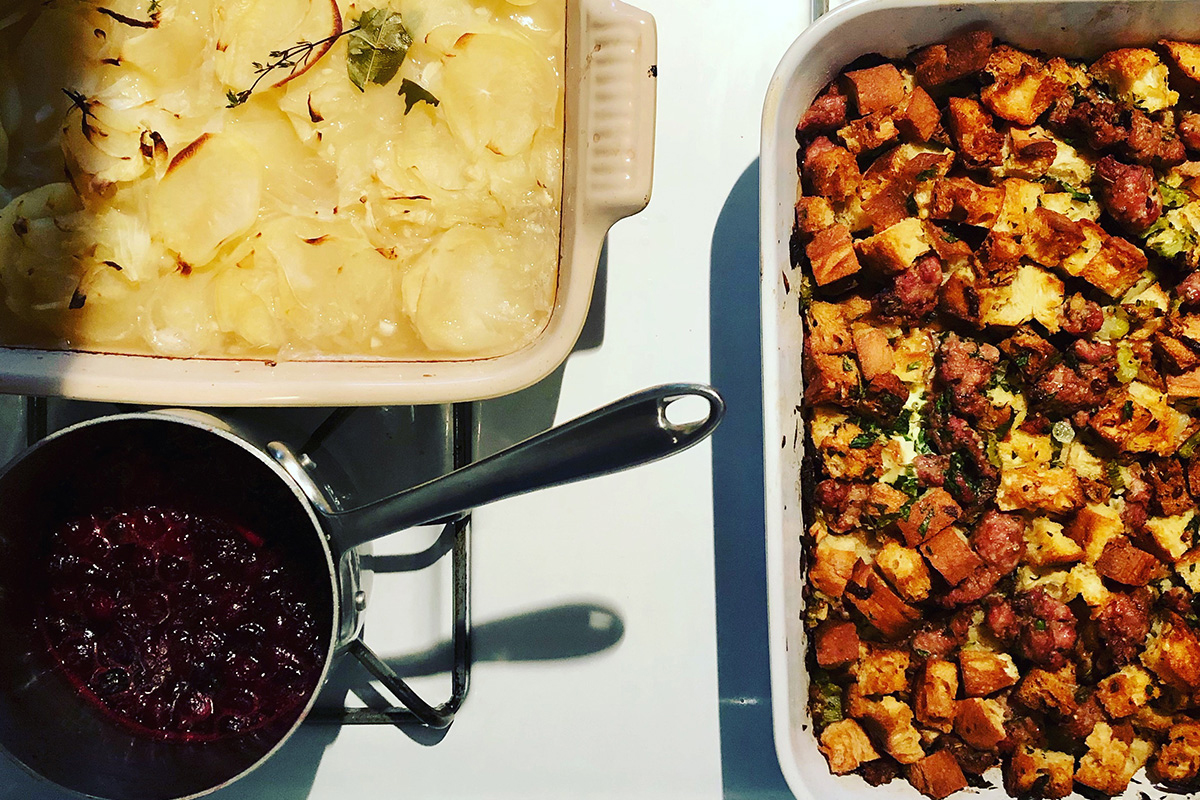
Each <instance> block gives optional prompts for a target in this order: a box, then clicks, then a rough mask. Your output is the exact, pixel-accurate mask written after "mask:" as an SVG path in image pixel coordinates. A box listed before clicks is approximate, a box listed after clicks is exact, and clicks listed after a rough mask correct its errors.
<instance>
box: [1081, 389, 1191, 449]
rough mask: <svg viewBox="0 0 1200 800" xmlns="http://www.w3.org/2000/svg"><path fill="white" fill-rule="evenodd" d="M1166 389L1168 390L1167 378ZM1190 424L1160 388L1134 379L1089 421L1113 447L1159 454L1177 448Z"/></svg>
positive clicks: (1094, 429) (1182, 441)
mask: <svg viewBox="0 0 1200 800" xmlns="http://www.w3.org/2000/svg"><path fill="white" fill-rule="evenodd" d="M1167 389H1168V391H1170V390H1171V380H1170V378H1168V379H1167ZM1190 425H1191V418H1190V417H1188V416H1187V415H1186V414H1183V413H1182V412H1180V411H1178V410H1176V409H1175V408H1174V407H1173V406H1171V405H1169V404H1168V403H1167V397H1166V396H1164V395H1163V393H1162V392H1160V391H1158V390H1157V389H1155V388H1154V387H1152V386H1149V385H1147V384H1144V383H1142V382H1140V381H1136V380H1135V381H1133V382H1132V383H1130V384H1129V385H1128V386H1126V387H1125V391H1124V392H1122V393H1119V394H1117V395H1116V396H1114V397H1113V398H1112V399H1111V400H1110V401H1109V403H1108V405H1106V406H1104V407H1103V408H1101V409H1099V410H1098V411H1096V412H1095V413H1093V414H1092V416H1091V419H1090V420H1089V421H1088V426H1089V427H1090V428H1091V429H1092V430H1093V431H1095V432H1096V433H1097V434H1098V435H1099V436H1100V437H1101V438H1103V439H1105V440H1106V441H1108V442H1109V443H1111V444H1112V445H1114V446H1116V447H1119V448H1121V449H1123V450H1125V451H1127V452H1130V453H1147V452H1153V453H1158V454H1159V455H1161V456H1170V455H1174V454H1175V452H1176V451H1178V450H1179V447H1180V446H1181V445H1182V444H1183V443H1184V440H1185V439H1186V434H1187V431H1188V429H1189V426H1190Z"/></svg>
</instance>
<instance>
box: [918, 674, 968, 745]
mask: <svg viewBox="0 0 1200 800" xmlns="http://www.w3.org/2000/svg"><path fill="white" fill-rule="evenodd" d="M957 697H958V665H956V664H955V663H954V662H953V661H944V660H942V659H940V658H931V659H929V660H928V661H926V662H925V669H924V671H923V672H922V673H921V679H920V680H919V681H918V682H917V685H916V687H915V688H914V690H913V698H914V700H915V702H916V709H917V719H919V720H920V721H921V723H922V724H924V725H928V726H929V727H930V728H936V729H938V730H940V731H943V732H946V733H949V732H950V730H952V728H953V726H954V717H955V714H956V712H957V710H958V700H957V699H956V698H957Z"/></svg>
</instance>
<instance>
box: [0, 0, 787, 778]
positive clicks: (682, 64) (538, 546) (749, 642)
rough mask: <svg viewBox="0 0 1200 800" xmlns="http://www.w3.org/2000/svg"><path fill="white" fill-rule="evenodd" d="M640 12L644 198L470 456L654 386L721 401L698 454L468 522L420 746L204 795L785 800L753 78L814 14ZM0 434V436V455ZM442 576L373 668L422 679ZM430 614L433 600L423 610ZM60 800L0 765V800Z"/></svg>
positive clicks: (393, 611)
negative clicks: (544, 357) (570, 336)
mask: <svg viewBox="0 0 1200 800" xmlns="http://www.w3.org/2000/svg"><path fill="white" fill-rule="evenodd" d="M636 4H637V5H639V6H640V7H642V8H644V9H646V10H648V11H650V12H651V13H652V14H653V15H654V16H655V18H656V20H657V23H658V47H659V64H658V67H659V68H658V76H659V79H658V80H659V83H658V92H659V94H658V146H657V152H656V165H655V185H654V196H653V199H652V201H651V203H650V206H649V207H648V208H647V209H646V211H644V212H643V213H641V214H639V215H638V216H636V217H633V218H631V219H629V220H626V221H624V222H621V223H619V224H618V225H617V226H616V227H615V228H614V229H613V231H612V234H611V235H610V237H609V242H608V251H607V280H606V286H605V288H604V303H603V311H604V319H603V326H602V328H600V327H599V326H597V327H594V328H593V329H592V331H591V334H588V335H585V342H584V344H585V345H587V344H590V345H592V346H591V347H590V348H589V349H583V350H580V351H578V352H576V353H575V354H574V355H573V356H572V357H571V358H570V360H569V361H568V362H567V364H566V366H565V367H564V368H563V369H561V370H559V371H558V372H557V373H555V374H554V375H553V376H551V377H550V378H549V379H547V380H546V381H544V382H543V383H542V384H540V385H538V386H536V387H534V388H532V389H530V390H528V391H526V392H524V393H521V394H520V395H518V396H515V397H511V398H506V399H501V400H497V401H491V402H489V403H486V404H484V405H483V407H482V409H481V425H482V430H483V449H484V450H492V449H497V448H498V447H500V446H503V445H505V444H508V443H511V442H515V441H517V440H519V439H521V438H524V437H525V436H527V435H529V434H532V433H534V432H536V431H538V430H541V429H543V428H546V427H548V426H549V425H550V424H552V422H555V421H565V420H567V419H570V418H572V417H575V416H578V415H579V414H582V413H584V412H586V411H589V410H591V409H592V408H594V407H597V406H599V405H602V404H604V403H606V402H608V401H610V400H614V399H616V398H618V397H621V396H623V395H625V394H628V393H630V392H632V391H636V390H638V389H640V388H643V387H645V386H649V385H651V384H656V383H663V382H674V381H699V382H705V381H712V382H714V383H715V384H716V386H717V388H718V389H720V390H721V391H722V392H723V393H724V394H725V396H726V399H727V400H728V401H729V403H730V414H729V416H728V418H727V419H726V421H725V423H724V425H723V426H722V428H721V429H720V430H719V431H718V432H717V439H716V441H715V443H714V444H712V445H710V444H708V443H705V444H704V445H701V446H699V447H697V448H694V449H692V450H690V451H688V452H686V453H684V454H682V455H680V456H676V457H674V458H672V459H669V460H666V461H663V462H659V463H657V464H652V465H649V466H646V467H642V468H639V469H637V470H635V471H632V472H628V473H624V474H621V475H615V476H610V477H606V478H601V479H597V480H594V481H591V482H587V483H583V484H577V485H573V486H567V487H561V488H557V489H551V490H547V491H543V492H540V493H536V494H531V495H527V496H525V497H521V498H516V499H512V500H508V501H504V502H502V503H499V504H497V505H495V506H492V507H488V508H485V509H482V510H480V511H477V512H476V514H475V516H474V532H473V539H472V558H473V562H474V563H473V568H472V571H473V574H472V579H473V588H472V604H473V619H474V624H475V627H476V645H475V646H476V650H477V656H478V658H479V660H477V661H476V663H475V664H474V666H473V668H472V673H471V688H470V694H469V696H468V697H467V700H466V703H465V704H464V706H463V708H462V709H461V710H460V711H459V713H458V716H457V718H456V720H455V722H454V724H453V726H452V727H451V728H450V729H449V731H448V732H447V733H446V735H445V736H444V738H442V739H441V741H439V742H437V743H436V744H433V743H432V740H433V739H436V738H437V737H433V739H430V738H429V737H426V738H425V740H424V741H423V742H419V741H415V740H414V739H413V738H410V737H409V736H407V735H406V734H405V733H403V732H402V731H400V730H397V729H395V728H391V727H387V726H383V727H379V726H347V727H343V728H340V729H339V728H336V727H325V726H320V725H305V726H304V727H302V728H301V729H300V731H299V732H298V733H297V735H296V736H294V737H293V738H292V739H291V740H290V741H289V742H288V744H287V745H286V746H285V747H284V749H283V750H282V751H280V752H279V753H277V754H276V755H275V756H273V757H272V758H271V759H269V760H268V762H267V763H266V764H265V765H264V766H263V767H261V768H260V769H259V770H258V771H257V772H255V773H253V774H251V775H250V776H248V777H247V778H245V779H243V780H242V781H240V782H238V783H236V784H235V785H233V786H231V787H229V788H227V789H224V790H222V791H221V792H219V793H217V794H216V795H213V797H214V798H218V799H221V798H281V800H282V799H286V800H299V799H300V798H305V797H310V798H314V799H315V800H326V799H329V800H332V798H344V797H354V798H360V800H370V798H383V797H400V796H406V797H437V798H445V799H447V800H449V798H505V797H512V798H521V799H522V800H534V798H554V800H559V799H560V798H566V797H570V798H588V797H620V798H623V800H635V799H636V798H643V797H644V798H661V797H677V798H718V797H722V796H723V795H725V796H729V797H733V796H737V797H751V796H753V797H777V796H782V794H780V793H781V792H783V791H785V790H784V789H783V788H782V780H781V778H779V777H778V768H777V766H775V756H774V752H773V750H772V749H771V739H770V712H769V700H768V698H767V696H766V691H767V679H766V663H767V656H766V633H765V628H766V606H765V597H766V592H765V583H764V581H765V577H764V567H763V565H762V562H763V554H762V550H763V536H762V518H761V517H762V510H761V483H762V478H761V430H760V421H759V414H760V411H759V407H758V403H759V402H760V389H759V384H758V381H759V371H758V366H757V365H758V362H759V353H758V340H757V332H758V321H757V320H758V309H757V297H758V294H757V293H758V290H757V286H758V246H757V191H758V190H757V161H756V159H757V156H758V141H759V123H760V117H761V111H762V102H763V97H764V94H765V91H766V86H767V83H768V80H769V78H770V75H771V72H772V71H773V70H774V67H775V65H776V63H777V62H778V61H779V59H780V58H781V56H782V55H783V52H784V50H785V49H786V48H787V46H788V45H789V44H790V43H791V41H792V39H793V38H794V37H795V36H796V35H797V34H798V33H799V32H800V30H801V29H802V28H803V27H804V25H805V24H807V22H808V19H809V9H808V8H807V5H806V4H805V2H804V0H788V1H787V2H784V0H752V2H741V0H706V1H701V2H697V1H696V0H691V2H688V1H687V0H637V2H636ZM710 290H711V296H710ZM710 320H711V323H710ZM597 334H599V335H602V343H599V344H598V346H596V345H597V341H596V339H597V338H599V336H598V335H597ZM589 339H590V341H589ZM710 343H713V345H712V346H710ZM0 402H5V403H8V402H12V401H8V400H2V401H0ZM9 435H10V432H7V431H4V432H0V449H2V448H3V447H4V446H5V442H4V438H5V437H7V436H9ZM714 453H715V455H714ZM714 469H715V474H716V476H717V480H718V486H717V491H716V498H717V499H716V503H715V504H714V480H713V478H714ZM756 493H757V494H756ZM714 508H716V514H715V516H714ZM714 542H715V546H714ZM405 544H407V545H409V546H410V548H411V544H412V540H411V539H409V540H408V541H407V542H406V543H405ZM395 546H400V545H391V544H389V543H386V542H385V543H384V544H382V545H377V552H386V551H388V550H390V549H392V548H393V547H395ZM714 554H716V557H715V556H714ZM448 582H449V570H448V564H447V563H446V562H445V561H443V562H442V563H440V564H439V565H438V567H437V568H434V569H430V570H426V571H424V572H423V573H420V574H406V575H400V576H395V575H388V576H383V577H381V578H379V579H378V580H377V581H376V585H375V591H374V593H373V597H372V600H371V607H370V610H369V612H368V623H367V625H368V641H374V639H375V637H378V639H379V640H380V641H386V642H388V643H389V645H388V647H387V648H384V647H383V646H381V648H380V649H381V651H382V652H381V653H380V654H381V655H382V656H385V657H389V658H400V657H402V656H409V658H407V659H404V660H405V661H406V662H407V663H408V664H409V665H412V664H414V663H417V662H423V661H429V660H430V659H424V658H421V657H419V656H420V655H421V654H422V653H423V652H424V651H427V650H429V649H431V648H434V647H435V646H436V645H437V644H438V643H439V642H440V641H441V640H442V639H443V638H444V637H445V636H447V635H448V631H449V619H450V609H449V584H448ZM431 589H432V590H431ZM438 596H443V597H445V602H444V603H443V604H441V605H438V603H437V602H432V604H431V600H430V599H429V598H431V597H433V598H436V597H438ZM414 620H415V622H414ZM718 623H719V625H720V630H718ZM395 642H399V643H402V644H403V647H402V648H401V649H396V645H395V644H392V643H395ZM592 651H594V652H592ZM578 653H590V654H587V655H575V654H578ZM718 655H719V656H720V660H719V659H718ZM554 656H564V657H559V658H555V657H554ZM519 658H527V659H531V660H516V659H519ZM718 663H720V673H721V674H720V682H718ZM418 666H421V664H418ZM426 666H427V665H426ZM415 671H417V672H427V671H429V669H424V670H422V669H417V670H415ZM413 684H414V686H415V687H416V688H417V689H418V691H419V692H421V693H422V694H423V695H425V696H426V697H427V698H428V699H431V700H433V701H434V702H438V701H440V700H441V699H443V698H444V697H445V696H447V695H448V692H449V679H448V676H447V675H446V674H444V673H443V674H435V675H431V676H428V677H418V678H415V679H414V680H413ZM722 755H724V761H725V763H724V765H723V764H722ZM723 769H724V772H725V775H724V777H723V775H722V770H723ZM62 796H63V795H61V794H60V793H57V792H55V791H52V790H48V789H46V788H45V787H44V786H43V785H41V784H39V783H37V782H35V781H34V780H33V779H31V778H27V777H26V776H24V775H23V774H22V773H20V772H19V771H18V770H17V769H15V768H12V767H9V766H7V765H2V764H0V800H3V798H22V800H52V799H53V800H58V798H60V797H62Z"/></svg>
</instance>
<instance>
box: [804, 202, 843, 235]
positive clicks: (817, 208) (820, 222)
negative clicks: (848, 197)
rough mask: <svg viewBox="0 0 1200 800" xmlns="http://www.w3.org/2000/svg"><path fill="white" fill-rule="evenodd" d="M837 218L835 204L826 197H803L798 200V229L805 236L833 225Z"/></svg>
mask: <svg viewBox="0 0 1200 800" xmlns="http://www.w3.org/2000/svg"><path fill="white" fill-rule="evenodd" d="M836 221H837V219H836V218H835V216H834V212H833V204H832V203H830V202H829V200H828V199H826V198H824V197H801V198H800V199H799V200H797V201H796V230H797V231H798V232H799V233H800V234H801V235H803V236H813V235H815V234H818V233H820V232H821V231H823V230H825V229H826V228H829V227H831V226H832V225H833V224H834V223H835V222H836Z"/></svg>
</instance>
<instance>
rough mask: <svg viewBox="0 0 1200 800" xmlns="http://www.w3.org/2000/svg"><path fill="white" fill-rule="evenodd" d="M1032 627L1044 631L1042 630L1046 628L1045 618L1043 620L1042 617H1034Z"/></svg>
mask: <svg viewBox="0 0 1200 800" xmlns="http://www.w3.org/2000/svg"><path fill="white" fill-rule="evenodd" d="M1033 627H1035V628H1037V629H1038V630H1039V631H1044V630H1046V620H1044V619H1035V620H1034V621H1033Z"/></svg>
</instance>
